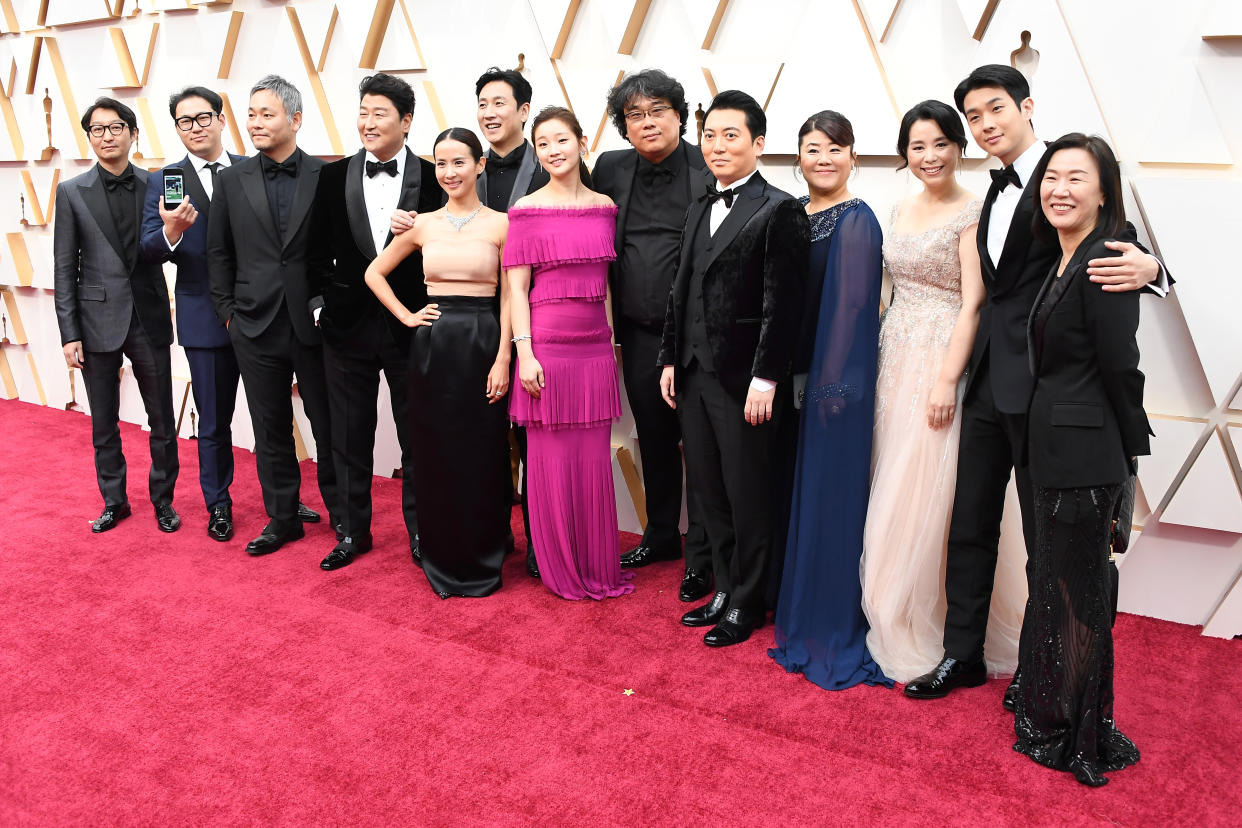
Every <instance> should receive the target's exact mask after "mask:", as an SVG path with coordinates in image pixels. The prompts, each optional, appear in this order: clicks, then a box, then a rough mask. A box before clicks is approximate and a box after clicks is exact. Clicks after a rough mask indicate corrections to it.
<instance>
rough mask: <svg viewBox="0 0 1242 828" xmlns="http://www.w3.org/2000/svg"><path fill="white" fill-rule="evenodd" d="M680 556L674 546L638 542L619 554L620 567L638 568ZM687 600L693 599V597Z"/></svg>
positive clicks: (679, 551)
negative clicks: (649, 544) (648, 544)
mask: <svg viewBox="0 0 1242 828" xmlns="http://www.w3.org/2000/svg"><path fill="white" fill-rule="evenodd" d="M680 558H681V549H679V548H678V547H676V546H670V547H655V546H647V545H646V544H642V543H640V544H639V545H638V546H635V547H634V548H633V549H631V550H630V551H629V552H626V553H624V554H622V555H621V568H622V569H638V568H639V567H642V566H647V565H648V564H653V563H655V562H656V561H676V560H679V559H680ZM689 600H694V599H693V598H691V599H689Z"/></svg>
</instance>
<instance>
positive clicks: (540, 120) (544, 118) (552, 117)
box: [530, 106, 582, 141]
mask: <svg viewBox="0 0 1242 828" xmlns="http://www.w3.org/2000/svg"><path fill="white" fill-rule="evenodd" d="M548 121H560V122H562V123H563V124H565V126H567V127H569V129H570V131H571V132H573V134H574V135H575V136H576V137H577V139H578V140H579V141H581V140H582V125H581V124H579V123H578V119H577V118H576V117H575V116H574V113H572V112H570V111H569V110H568V109H566V108H565V107H563V106H545V107H544V108H543V109H541V110H539V114H538V115H536V116H535V120H534V121H532V122H531V125H530V137H531V138H532V139H533V138H534V137H535V131H536V130H538V129H539V127H541V126H543V125H544V124H546V123H547V122H548Z"/></svg>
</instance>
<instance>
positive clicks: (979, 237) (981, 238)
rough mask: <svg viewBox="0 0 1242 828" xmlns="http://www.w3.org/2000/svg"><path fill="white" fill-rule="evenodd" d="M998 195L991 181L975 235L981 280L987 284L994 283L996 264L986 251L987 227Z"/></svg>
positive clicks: (994, 183)
mask: <svg viewBox="0 0 1242 828" xmlns="http://www.w3.org/2000/svg"><path fill="white" fill-rule="evenodd" d="M999 194H1000V188H999V187H998V186H997V185H996V182H995V181H993V182H992V183H991V184H990V185H988V192H987V195H985V196H984V197H983V209H982V210H981V211H980V216H979V231H978V232H977V233H976V234H975V240H976V246H977V247H978V248H979V263H980V265H981V266H982V267H981V270H982V272H983V278H984V279H985V280H986V281H987V282H989V283H992V282H995V281H996V262H994V261H992V254H991V252H989V251H988V227H989V226H990V225H991V224H992V207H993V205H995V204H996V196H997V195H999Z"/></svg>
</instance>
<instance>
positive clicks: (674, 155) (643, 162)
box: [592, 69, 715, 601]
mask: <svg viewBox="0 0 1242 828" xmlns="http://www.w3.org/2000/svg"><path fill="white" fill-rule="evenodd" d="M608 111H609V114H610V115H611V116H612V121H613V123H614V124H615V125H616V127H617V131H618V132H620V133H621V135H622V136H623V137H624V138H625V139H626V140H627V141H629V142H630V143H631V144H632V145H633V148H632V149H628V150H615V151H613V152H606V153H604V154H603V155H601V156H600V157H599V160H598V161H596V162H595V170H594V173H593V175H592V177H593V178H594V180H595V189H596V190H597V191H598V192H601V193H603V194H604V195H606V196H608V197H610V198H611V199H612V200H613V201H615V202H616V203H617V206H618V207H619V208H620V213H619V214H618V216H617V260H616V262H614V263H613V265H612V268H611V274H610V275H611V277H612V303H613V313H612V318H613V329H614V330H615V331H616V337H617V344H618V345H620V346H621V372H622V375H623V376H624V378H625V393H626V396H627V397H628V398H629V402H630V411H632V412H633V414H634V425H635V427H636V429H637V431H638V451H639V454H640V455H641V457H642V463H643V488H644V490H645V493H646V499H647V526H646V527H645V528H644V530H643V537H642V541H641V542H640V543H639V544H638V546H637V547H636V548H634V549H631V550H629V551H628V552H626V553H625V554H623V555H622V556H621V565H622V566H623V567H628V568H636V567H641V566H646V565H647V564H650V563H653V562H655V561H671V560H677V559H679V558H681V557H682V549H681V537H680V536H681V532H680V524H681V479H682V462H681V446H680V444H681V426H680V424H679V423H678V421H677V413H676V412H675V411H673V410H672V409H670V408H669V407H668V406H667V405H665V404H664V400H663V399H661V397H660V373H661V371H662V366H660V365H659V364H658V362H657V361H656V356H657V355H658V354H659V351H660V335H661V333H662V332H663V330H664V314H665V311H666V309H667V308H668V294H669V289H670V288H671V287H672V285H673V277H674V276H675V275H676V273H677V261H678V254H679V253H680V251H681V234H682V230H683V229H684V228H685V225H686V211H687V210H688V209H689V207H690V203H691V202H692V201H693V200H694V197H695V196H696V195H698V194H700V193H702V192H703V189H704V188H705V187H709V186H711V185H712V184H714V182H715V180H714V179H713V178H712V176H711V173H709V172H707V166H706V164H705V163H704V161H703V154H702V153H701V152H699V149H698V147H696V146H694V145H693V144H688V143H686V141H684V140H683V139H682V136H683V135H685V132H686V121H687V119H688V118H689V115H690V112H689V108H688V107H687V106H686V93H685V90H684V89H683V88H682V86H681V84H680V83H678V82H677V81H676V80H674V79H673V78H671V77H669V76H668V75H666V74H665V73H663V72H661V71H660V70H659V69H647V70H645V71H642V72H637V73H634V74H632V75H627V76H626V77H625V78H623V79H622V80H621V82H620V83H619V84H617V86H616V87H614V88H613V89H612V90H611V91H610V92H609V93H608ZM687 505H688V507H689V508H688V511H689V516H690V526H689V531H688V532H687V534H686V549H685V560H686V569H685V574H684V575H683V577H682V582H681V590H680V594H679V597H680V598H681V600H682V601H697V600H698V599H700V598H702V597H704V596H705V595H707V593H708V591H709V590H710V589H711V547H710V546H709V545H708V543H707V535H706V533H705V532H704V531H703V526H702V521H701V519H700V518H699V514H698V507H697V505H696V503H695V501H694V498H693V497H691V498H689V502H688V504H687Z"/></svg>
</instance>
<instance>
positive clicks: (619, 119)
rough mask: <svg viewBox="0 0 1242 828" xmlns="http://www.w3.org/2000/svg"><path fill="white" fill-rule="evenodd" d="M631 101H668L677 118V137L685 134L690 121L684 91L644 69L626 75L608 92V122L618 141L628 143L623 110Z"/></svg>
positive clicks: (653, 72)
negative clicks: (610, 119) (679, 129)
mask: <svg viewBox="0 0 1242 828" xmlns="http://www.w3.org/2000/svg"><path fill="white" fill-rule="evenodd" d="M634 98H659V99H662V100H666V101H668V102H669V103H670V104H672V106H673V109H675V110H677V115H678V116H679V117H680V118H681V133H680V134H681V135H685V134H686V122H687V121H688V120H690V107H689V106H688V105H687V104H686V90H685V89H683V88H682V86H681V84H680V83H678V82H677V81H676V80H675V79H673V78H671V77H669V76H668V75H666V74H665V73H663V72H661V71H660V70H659V69H644V70H643V71H641V72H635V73H633V74H632V75H626V76H625V77H624V78H622V79H621V82H620V83H618V84H617V85H616V86H614V87H613V88H612V89H609V90H608V114H609V115H611V116H612V123H613V125H614V126H616V128H617V132H619V133H621V137H622V138H624V139H625V140H627V141H628V140H630V138H629V135H627V134H626V131H625V107H626V105H627V104H629V102H630V101H632V100H633V99H634Z"/></svg>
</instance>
